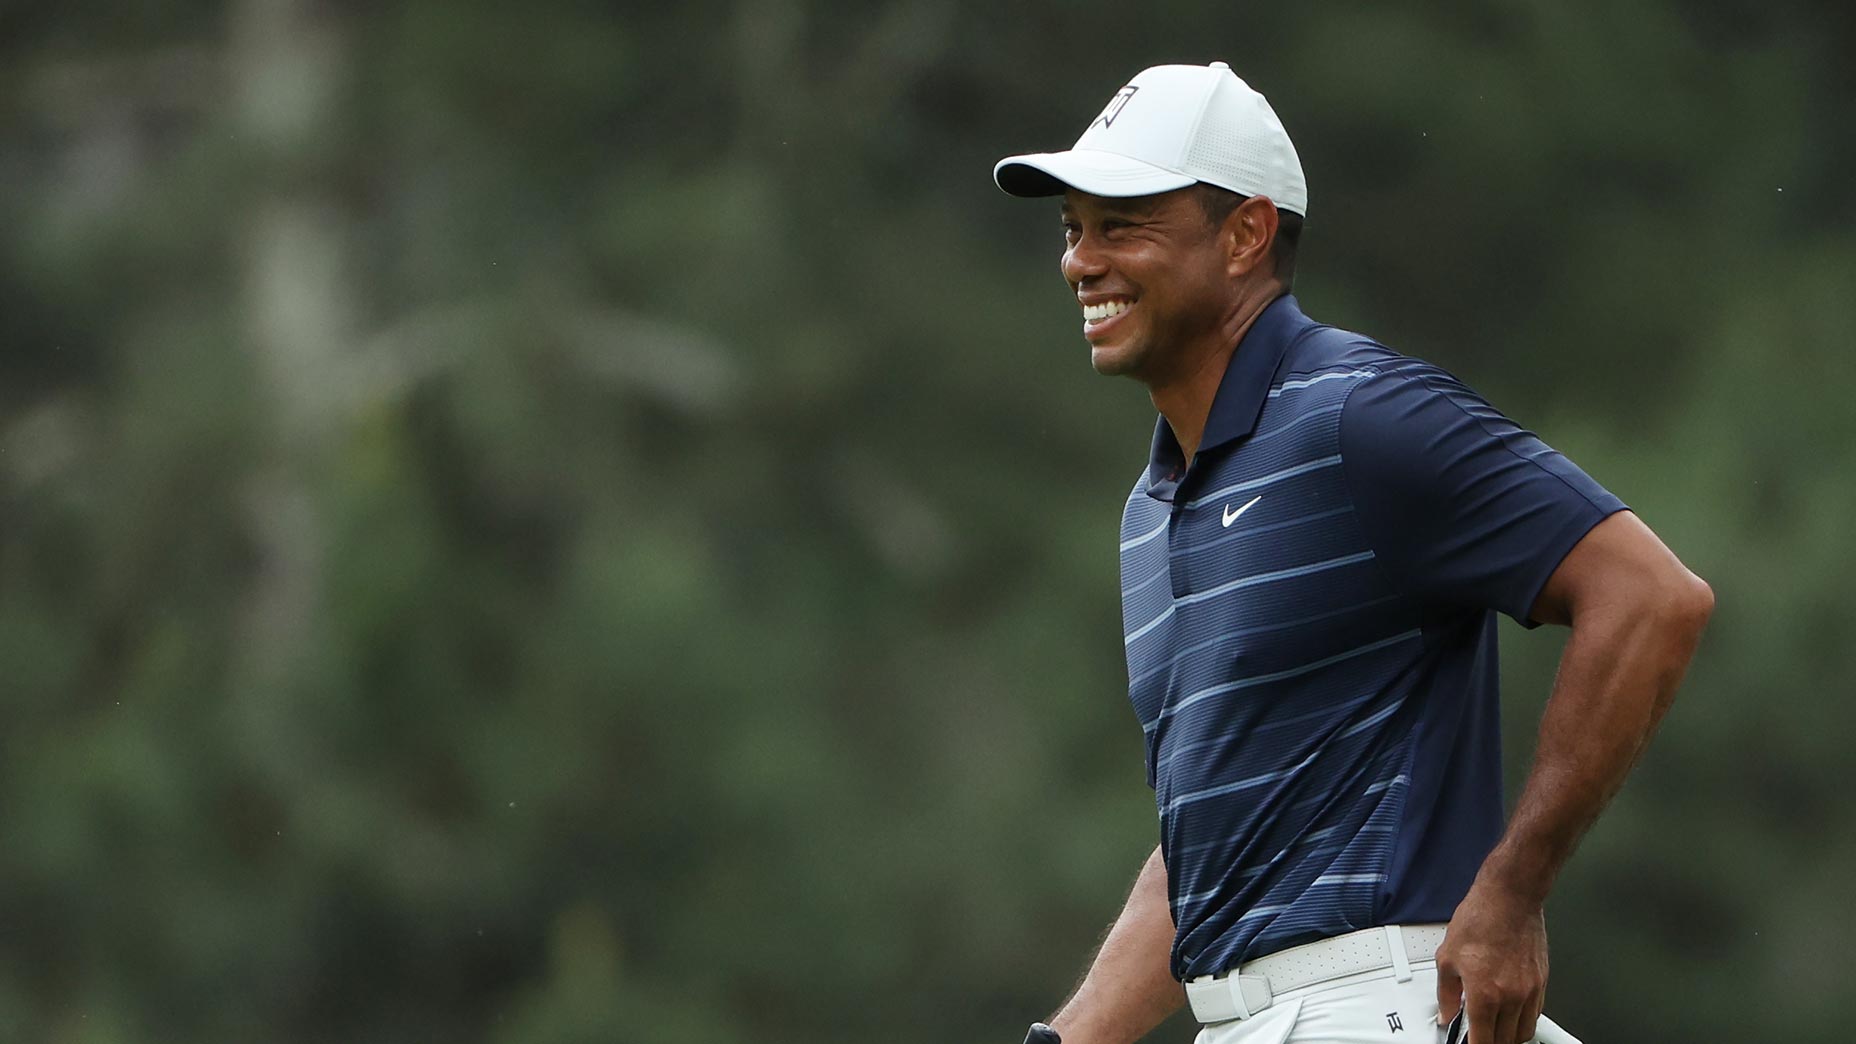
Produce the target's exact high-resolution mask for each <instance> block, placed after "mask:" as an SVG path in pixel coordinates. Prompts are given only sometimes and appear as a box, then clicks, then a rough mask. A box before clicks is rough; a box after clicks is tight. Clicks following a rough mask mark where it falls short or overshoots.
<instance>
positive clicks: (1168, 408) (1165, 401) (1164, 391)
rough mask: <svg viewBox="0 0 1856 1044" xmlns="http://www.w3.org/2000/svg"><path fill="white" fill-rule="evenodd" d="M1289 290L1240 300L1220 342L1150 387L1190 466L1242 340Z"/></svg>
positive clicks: (1233, 310) (1273, 290)
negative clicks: (1176, 372)
mask: <svg viewBox="0 0 1856 1044" xmlns="http://www.w3.org/2000/svg"><path fill="white" fill-rule="evenodd" d="M1285 292H1286V291H1283V290H1281V289H1278V288H1274V287H1272V288H1271V289H1270V290H1269V291H1268V292H1266V293H1264V294H1261V295H1259V296H1257V297H1255V298H1252V299H1249V300H1246V301H1240V302H1238V303H1237V305H1235V306H1234V307H1233V308H1232V310H1231V312H1230V314H1229V315H1228V316H1227V317H1226V319H1225V321H1224V322H1223V323H1220V324H1219V329H1220V331H1221V332H1220V334H1219V335H1218V337H1217V340H1216V341H1214V342H1212V343H1210V344H1209V345H1208V347H1207V349H1206V350H1204V351H1202V352H1198V353H1196V355H1195V356H1194V357H1192V358H1191V361H1189V362H1188V363H1187V365H1186V366H1185V368H1183V369H1182V370H1181V371H1180V372H1179V373H1178V374H1177V375H1175V376H1172V377H1169V378H1168V379H1167V380H1165V381H1164V382H1162V383H1158V384H1152V385H1149V386H1148V388H1147V394H1148V395H1149V396H1150V397H1151V398H1152V399H1153V402H1154V409H1156V410H1159V411H1160V415H1161V416H1162V417H1165V418H1166V423H1167V426H1168V427H1170V428H1172V429H1173V438H1174V439H1175V440H1176V441H1177V442H1178V443H1179V448H1180V450H1181V451H1182V452H1183V453H1184V454H1185V457H1186V464H1187V465H1191V463H1192V458H1193V455H1194V454H1196V453H1198V451H1199V442H1200V440H1202V439H1203V438H1204V437H1205V422H1206V421H1207V420H1208V419H1209V418H1210V417H1211V412H1212V401H1213V400H1214V399H1216V398H1217V397H1218V386H1219V385H1220V384H1221V383H1222V382H1223V381H1224V371H1225V370H1226V368H1228V367H1229V366H1230V365H1231V357H1232V356H1233V355H1235V354H1236V352H1237V346H1238V342H1240V341H1242V340H1243V339H1244V335H1245V334H1247V333H1249V332H1250V328H1251V326H1252V325H1254V324H1255V323H1256V321H1257V316H1259V315H1262V314H1263V310H1264V309H1265V308H1268V307H1269V306H1270V304H1271V303H1272V302H1274V301H1275V300H1276V299H1277V298H1278V297H1280V296H1282V294H1283V293H1285Z"/></svg>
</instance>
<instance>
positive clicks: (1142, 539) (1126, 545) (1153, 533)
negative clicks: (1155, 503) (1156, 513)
mask: <svg viewBox="0 0 1856 1044" xmlns="http://www.w3.org/2000/svg"><path fill="white" fill-rule="evenodd" d="M1164 532H1166V519H1164V518H1163V519H1161V520H1160V524H1159V525H1157V526H1155V527H1154V528H1152V529H1150V530H1148V531H1147V532H1145V533H1142V534H1141V535H1140V536H1137V537H1135V538H1134V539H1132V540H1123V541H1122V542H1121V549H1122V550H1123V551H1126V550H1128V549H1130V548H1135V547H1139V546H1141V545H1142V544H1145V543H1147V542H1148V541H1149V540H1152V539H1153V538H1154V537H1157V536H1159V535H1160V534H1162V533H1164ZM1098 546H1099V545H1098Z"/></svg>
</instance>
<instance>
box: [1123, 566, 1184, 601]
mask: <svg viewBox="0 0 1856 1044" xmlns="http://www.w3.org/2000/svg"><path fill="white" fill-rule="evenodd" d="M1171 568H1172V567H1170V566H1161V567H1160V571H1159V572H1157V573H1155V574H1154V575H1152V576H1150V577H1148V578H1147V579H1145V580H1142V581H1141V582H1140V583H1138V584H1135V585H1134V586H1133V587H1124V588H1122V589H1121V597H1123V598H1127V597H1129V596H1131V595H1134V594H1136V593H1137V592H1139V591H1140V589H1141V588H1143V587H1146V586H1147V585H1148V584H1151V583H1153V582H1154V581H1155V580H1158V579H1160V578H1161V577H1163V576H1165V575H1167V572H1168V571H1169V570H1170V569H1171Z"/></svg>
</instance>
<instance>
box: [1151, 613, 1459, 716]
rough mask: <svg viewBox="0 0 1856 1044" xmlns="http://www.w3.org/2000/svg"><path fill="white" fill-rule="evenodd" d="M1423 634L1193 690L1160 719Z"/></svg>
mask: <svg viewBox="0 0 1856 1044" xmlns="http://www.w3.org/2000/svg"><path fill="white" fill-rule="evenodd" d="M1423 634H1424V632H1423V631H1422V630H1421V629H1419V628H1416V627H1414V628H1412V629H1411V630H1409V631H1405V632H1402V633H1400V634H1395V635H1393V636H1392V637H1390V638H1381V639H1379V640H1378V641H1376V642H1368V643H1366V644H1365V645H1362V646H1359V647H1358V648H1354V649H1348V650H1347V651H1346V652H1343V653H1335V654H1334V655H1333V656H1329V657H1325V658H1323V659H1319V660H1316V661H1315V662H1313V663H1305V664H1303V665H1301V666H1300V667H1291V668H1289V669H1288V670H1286V671H1277V672H1275V673H1273V674H1258V675H1254V676H1252V677H1249V678H1239V679H1238V680H1236V681H1233V682H1225V683H1224V684H1223V685H1214V686H1212V687H1211V688H1209V689H1200V690H1199V691H1198V692H1195V693H1192V694H1191V695H1189V696H1187V697H1185V698H1184V699H1182V700H1180V701H1179V702H1178V703H1175V704H1173V705H1172V706H1171V707H1168V708H1166V709H1165V710H1162V711H1161V712H1160V718H1167V717H1170V716H1172V715H1174V714H1177V713H1179V712H1180V711H1182V710H1185V709H1186V708H1187V707H1190V706H1192V705H1193V704H1195V703H1199V702H1201V701H1204V700H1209V699H1211V698H1212V697H1213V696H1222V695H1224V694H1225V693H1228V692H1236V691H1237V690H1238V689H1248V688H1250V687H1252V686H1255V685H1265V684H1268V683H1269V682H1273V681H1282V680H1283V679H1284V678H1294V677H1298V676H1300V675H1303V674H1308V673H1310V672H1312V671H1318V670H1320V669H1321V668H1323V667H1328V666H1332V665H1333V664H1337V663H1340V662H1341V661H1342V660H1350V659H1353V658H1354V657H1355V656H1364V655H1366V654H1367V653H1370V652H1377V651H1379V650H1380V649H1385V648H1388V647H1390V646H1394V645H1397V644H1398V643H1400V642H1408V641H1410V640H1411V639H1413V638H1417V637H1420V636H1421V635H1423ZM1159 723H1160V719H1155V721H1154V724H1153V725H1149V726H1147V727H1146V728H1145V730H1144V731H1148V732H1151V731H1153V729H1154V726H1155V725H1158V724H1159Z"/></svg>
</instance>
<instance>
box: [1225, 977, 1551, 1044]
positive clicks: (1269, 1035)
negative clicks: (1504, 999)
mask: <svg viewBox="0 0 1856 1044" xmlns="http://www.w3.org/2000/svg"><path fill="white" fill-rule="evenodd" d="M1411 972H1412V975H1411V978H1410V979H1409V980H1408V981H1405V982H1399V981H1398V980H1397V978H1396V977H1395V973H1394V972H1393V970H1392V969H1391V968H1386V969H1385V970H1383V971H1377V972H1362V973H1359V974H1356V975H1347V976H1342V977H1341V978H1338V979H1331V980H1329V981H1327V982H1324V983H1322V984H1321V985H1318V986H1308V987H1304V988H1302V989H1300V990H1294V991H1291V992H1289V993H1287V994H1280V995H1278V996H1277V997H1276V998H1275V999H1274V1001H1273V1002H1272V1003H1271V1004H1270V1006H1269V1007H1268V1008H1266V1009H1264V1010H1263V1011H1261V1012H1259V1013H1257V1014H1256V1015H1255V1016H1253V1017H1252V1018H1248V1019H1234V1020H1231V1021H1227V1022H1218V1023H1213V1024H1211V1025H1209V1026H1205V1027H1203V1028H1201V1029H1200V1030H1199V1035H1198V1038H1197V1041H1196V1044H1440V1042H1441V1041H1442V1040H1443V1039H1444V1027H1442V1026H1440V1025H1438V1024H1437V967H1436V965H1435V964H1434V963H1433V962H1432V961H1430V960H1428V959H1427V960H1425V961H1424V962H1423V963H1422V964H1420V963H1419V962H1417V961H1413V962H1412V968H1411ZM1534 1033H1535V1036H1534V1041H1535V1042H1536V1044H1579V1039H1578V1038H1577V1037H1574V1036H1573V1035H1572V1034H1570V1033H1568V1032H1566V1031H1565V1030H1563V1029H1561V1028H1560V1027H1559V1025H1558V1024H1556V1023H1555V1022H1554V1021H1553V1020H1552V1019H1549V1018H1547V1017H1546V1016H1545V1015H1542V1016H1541V1017H1540V1021H1539V1023H1538V1024H1536V1026H1535V1029H1534Z"/></svg>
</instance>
